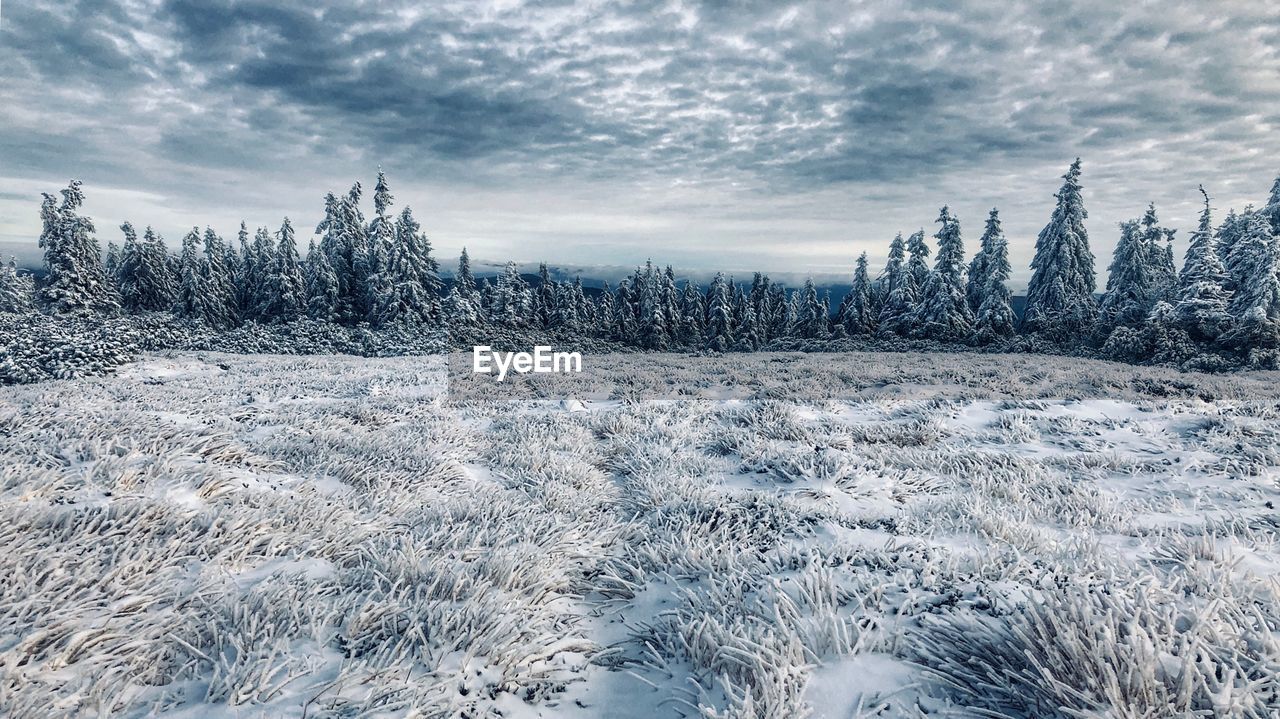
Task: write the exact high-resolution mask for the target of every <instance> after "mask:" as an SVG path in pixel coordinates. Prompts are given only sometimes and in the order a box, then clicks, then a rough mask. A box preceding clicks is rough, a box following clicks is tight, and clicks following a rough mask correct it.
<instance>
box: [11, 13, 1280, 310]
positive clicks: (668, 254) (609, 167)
mask: <svg viewBox="0 0 1280 719" xmlns="http://www.w3.org/2000/svg"><path fill="white" fill-rule="evenodd" d="M1068 6H1069V7H1068ZM3 12H4V19H3V23H2V24H0V251H4V252H6V253H7V252H11V251H13V250H14V249H15V248H26V249H27V250H28V251H29V252H32V253H34V251H35V237H36V236H37V234H38V232H39V216H38V210H39V206H38V200H39V193H40V192H41V191H48V192H53V191H56V190H57V189H59V188H60V187H62V186H63V185H64V184H65V182H66V180H67V179H69V178H71V177H78V178H80V179H82V180H83V181H84V182H85V188H86V191H87V193H88V202H87V205H86V211H87V212H88V213H89V214H91V215H92V216H93V217H94V218H95V220H96V221H97V225H98V234H99V238H100V239H101V240H102V242H103V244H104V246H105V243H106V241H108V240H117V241H118V239H119V232H118V230H116V226H117V225H118V224H119V223H120V221H122V220H124V219H128V220H130V221H132V222H134V223H135V224H138V225H145V224H151V225H154V226H155V227H156V228H157V229H158V230H159V231H161V232H162V233H163V234H165V236H166V237H167V239H168V240H169V242H170V244H171V245H172V244H176V242H177V241H178V239H179V238H180V237H181V234H182V233H183V232H184V231H185V230H186V229H189V228H190V227H191V226H192V225H200V226H201V227H203V226H205V225H206V224H209V225H212V226H214V227H215V228H216V229H218V230H219V231H220V232H221V233H222V234H224V235H227V236H231V235H233V234H234V232H235V229H236V227H237V226H238V224H239V221H240V219H241V218H244V219H246V220H247V221H248V222H249V223H250V225H251V226H253V225H259V224H263V225H269V226H272V227H275V226H278V224H279V221H280V218H281V217H282V216H283V215H286V214H287V215H289V216H290V217H291V218H292V219H293V220H294V221H295V224H296V225H297V226H298V227H299V228H300V229H305V230H307V231H308V232H304V233H302V239H303V240H304V242H305V237H306V235H307V234H308V233H309V230H310V229H311V228H312V227H314V225H315V223H316V222H317V221H318V220H319V219H320V216H321V214H322V211H323V202H322V197H323V194H324V193H325V192H326V191H329V190H334V191H340V190H345V189H346V187H348V186H349V185H350V183H351V182H352V181H354V180H357V179H359V180H361V181H362V182H364V183H365V185H366V186H371V185H372V180H373V176H374V173H375V172H376V168H377V167H378V166H379V165H381V166H382V167H383V168H385V170H386V171H387V173H388V175H389V177H390V180H391V183H392V190H393V192H394V194H395V195H396V198H397V203H398V204H403V203H408V204H410V205H411V206H412V207H413V208H414V210H415V212H416V214H417V215H418V217H419V219H420V220H421V221H422V223H423V225H424V228H425V229H426V230H427V231H428V233H429V234H430V236H431V237H432V239H433V241H434V242H435V244H436V247H437V249H438V250H439V252H440V253H441V255H442V263H443V264H445V265H446V266H447V265H449V264H451V263H452V261H453V258H454V257H456V254H457V252H458V250H460V249H461V247H462V246H463V245H466V246H468V247H469V248H470V249H471V251H472V254H473V256H475V257H478V258H481V259H507V258H511V259H516V260H518V261H525V262H533V261H538V260H542V259H545V260H547V261H549V262H552V263H556V264H561V265H577V266H585V267H591V266H597V265H598V266H615V267H616V266H620V267H629V266H634V265H635V264H636V263H638V262H643V261H644V259H645V258H646V257H653V258H654V259H655V260H657V261H660V262H663V263H667V262H670V263H672V264H675V265H677V266H679V267H681V268H682V269H685V270H690V271H705V270H708V269H719V268H724V269H730V270H735V271H743V270H753V269H761V270H769V271H772V272H774V273H777V274H786V273H797V274H807V273H813V274H817V275H819V276H824V275H832V274H839V275H842V276H843V275H848V274H849V273H851V271H852V266H853V259H854V258H855V257H856V255H857V254H858V253H859V252H861V251H863V250H866V251H868V252H869V253H870V254H871V256H872V262H873V266H875V265H878V264H880V263H882V262H883V257H884V254H885V252H886V250H887V245H888V242H889V240H890V239H891V238H892V236H893V234H894V232H895V231H898V230H902V231H904V232H910V231H912V230H914V229H917V228H920V227H924V228H926V230H928V231H929V232H930V233H932V232H933V227H934V219H935V218H936V217H937V214H938V208H939V207H940V206H941V205H943V204H949V205H950V206H951V207H952V209H953V210H954V211H955V212H956V213H957V214H958V215H959V217H960V220H961V224H962V228H963V231H964V236H965V239H966V249H967V250H968V251H969V252H972V251H973V250H974V248H975V245H976V241H977V238H978V236H979V235H980V233H981V228H982V223H983V220H984V219H985V217H986V213H987V210H989V209H990V208H991V207H992V206H998V207H999V208H1000V209H1001V212H1002V215H1003V218H1004V221H1005V228H1006V231H1007V233H1008V235H1009V239H1010V249H1011V254H1012V261H1013V263H1014V266H1015V270H1014V271H1015V278H1014V279H1015V284H1016V285H1020V284H1021V283H1022V282H1025V279H1026V277H1027V276H1028V274H1029V273H1028V271H1027V269H1026V264H1027V262H1028V261H1029V260H1030V257H1031V253H1032V246H1033V243H1034V240H1035V235H1036V233H1037V232H1038V231H1039V230H1040V228H1041V227H1042V226H1043V224H1044V222H1045V221H1046V220H1047V218H1048V216H1049V212H1050V210H1051V209H1052V205H1053V196H1052V195H1053V192H1054V191H1055V190H1056V189H1057V188H1058V186H1059V184H1060V179H1059V176H1060V175H1061V174H1062V173H1063V172H1064V171H1065V170H1066V168H1067V165H1068V164H1069V163H1070V161H1071V160H1072V159H1073V158H1074V157H1076V156H1077V155H1079V156H1081V157H1082V158H1083V159H1084V177H1083V182H1084V186H1085V200H1086V203H1087V206H1088V208H1089V211H1090V219H1089V225H1088V226H1089V229H1090V232H1091V233H1092V240H1093V242H1092V244H1093V249H1094V252H1095V254H1096V255H1098V259H1099V270H1100V271H1101V270H1104V269H1105V267H1106V264H1107V262H1108V261H1109V259H1110V252H1111V248H1112V247H1113V245H1114V242H1115V239H1116V236H1117V235H1118V231H1117V229H1116V223H1117V222H1119V221H1121V220H1123V219H1126V218H1129V217H1135V216H1138V215H1140V214H1141V213H1142V211H1143V209H1144V208H1145V206H1146V204H1147V203H1148V202H1150V201H1154V202H1155V203H1156V205H1157V208H1158V209H1159V211H1160V213H1161V218H1162V220H1163V221H1164V222H1165V223H1166V224H1169V225H1172V226H1176V227H1179V228H1180V229H1181V232H1180V233H1179V237H1180V239H1185V237H1186V234H1187V233H1188V231H1189V230H1190V229H1192V228H1193V225H1194V221H1195V217H1196V213H1197V211H1198V206H1197V203H1198V199H1199V196H1198V194H1197V192H1196V186H1197V185H1198V184H1200V183H1203V184H1204V185H1205V187H1206V188H1207V189H1208V190H1209V192H1210V194H1211V195H1212V196H1213V197H1214V204H1215V206H1216V207H1217V208H1219V212H1220V213H1221V212H1225V210H1226V208H1227V207H1229V206H1236V207H1240V206H1243V205H1244V204H1245V203H1247V202H1255V203H1260V202H1262V201H1263V200H1264V199H1265V198H1266V194H1267V191H1268V190H1269V188H1270V186H1271V182H1272V180H1273V179H1274V178H1275V176H1276V175H1277V174H1280V131H1277V130H1278V129H1280V5H1277V4H1276V3H1272V2H1264V1H1257V2H1246V1H1231V2H1216V3H1203V2H1186V1H1175V2H1158V3H1156V2H1144V3H1137V2H1135V3H1117V2H1100V1H1098V0H1088V1H1086V2H1077V3H1052V4H1050V3H1033V2H1015V3H1008V2H1001V1H996V0H965V1H961V2H952V3H941V4H939V3H924V2H894V3H874V2H854V3H845V2H840V3H836V2H800V3H781V2H751V1H743V2H728V1H726V2H680V1H674V2H673V1H670V0H661V1H655V2H635V3H630V2H625V3H624V2H555V1H544V2H516V1H507V0H492V1H489V2H469V1H468V2H439V3H410V2H376V3H375V2H354V3H343V4H329V3H320V4H319V7H318V8H317V3H314V2H303V1H302V0H246V1H241V0H167V1H163V2H151V1H148V0H94V1H93V2H51V1H48V0H24V1H23V2H7V3H5V4H4V8H3ZM1220 216H1221V215H1220V214H1219V217H1220ZM1182 247H1183V245H1182V243H1180V244H1179V253H1181V250H1182ZM1103 279H1105V276H1104V277H1103Z"/></svg>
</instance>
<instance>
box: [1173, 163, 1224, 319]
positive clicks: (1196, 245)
mask: <svg viewBox="0 0 1280 719" xmlns="http://www.w3.org/2000/svg"><path fill="white" fill-rule="evenodd" d="M1200 194H1201V195H1203V196H1204V209H1203V210H1201V212H1200V226H1199V227H1197V228H1196V231H1195V233H1193V234H1192V235H1191V244H1190V246H1188V247H1187V255H1186V258H1185V260H1184V262H1183V265H1182V274H1181V275H1180V276H1179V277H1178V281H1179V290H1178V304H1177V306H1176V308H1175V309H1176V315H1177V320H1178V324H1179V326H1181V327H1182V329H1183V330H1185V331H1186V332H1187V334H1188V335H1190V336H1191V337H1192V338H1193V339H1195V340H1198V341H1202V342H1205V341H1208V342H1211V341H1214V340H1216V339H1217V338H1218V337H1219V336H1221V335H1222V333H1223V331H1225V330H1226V329H1227V327H1228V326H1229V325H1230V323H1231V315H1229V314H1228V313H1227V303H1228V300H1229V298H1230V295H1229V294H1228V292H1227V291H1226V289H1225V287H1224V286H1225V284H1226V281H1227V272H1226V268H1224V267H1223V265H1222V259H1221V258H1220V257H1219V256H1218V248H1217V246H1216V244H1215V240H1214V236H1213V226H1212V217H1211V212H1210V209H1209V194H1208V193H1207V192H1205V191H1204V187H1203V186H1202V187H1201V188H1200Z"/></svg>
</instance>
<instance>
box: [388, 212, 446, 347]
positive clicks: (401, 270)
mask: <svg viewBox="0 0 1280 719" xmlns="http://www.w3.org/2000/svg"><path fill="white" fill-rule="evenodd" d="M394 229H395V233H394V234H395V239H394V244H393V250H392V253H391V256H390V258H389V260H388V261H387V264H386V268H385V269H384V270H383V280H382V281H381V286H382V290H381V291H382V293H383V294H382V296H381V299H380V302H381V304H380V306H379V307H378V309H377V312H376V322H377V323H378V324H390V323H402V324H428V323H431V322H435V321H436V320H437V319H438V318H439V316H440V272H439V267H438V265H437V263H436V261H435V259H434V258H433V257H431V243H430V241H429V240H428V239H427V236H426V235H424V234H423V233H422V232H421V225H419V224H418V221H417V220H415V219H414V218H413V211H412V210H410V209H409V208H408V207H406V208H404V209H403V210H401V211H400V216H399V218H397V219H396V223H395V228H394Z"/></svg>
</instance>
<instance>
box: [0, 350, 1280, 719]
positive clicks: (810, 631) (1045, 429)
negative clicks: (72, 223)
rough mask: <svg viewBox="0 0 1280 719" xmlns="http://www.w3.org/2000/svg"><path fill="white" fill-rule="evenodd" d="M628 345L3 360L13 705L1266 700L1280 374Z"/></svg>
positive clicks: (816, 707) (0, 542) (409, 712)
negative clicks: (695, 355)
mask: <svg viewBox="0 0 1280 719" xmlns="http://www.w3.org/2000/svg"><path fill="white" fill-rule="evenodd" d="M591 361H592V359H591V358H588V362H591ZM614 362H615V370H616V371H615V373H614V374H612V375H610V376H611V377H612V378H613V381H615V382H618V383H620V384H622V385H625V386H624V387H622V388H621V389H618V388H617V387H615V388H614V389H613V390H609V389H608V388H607V387H605V386H603V385H601V386H596V388H595V389H596V390H597V391H596V393H595V396H593V397H590V398H587V399H586V401H582V402H578V401H574V402H555V401H541V402H524V403H521V404H513V403H510V402H476V401H470V402H465V403H461V402H457V401H455V400H452V399H447V398H445V397H444V396H443V395H442V392H441V389H442V382H443V369H442V367H443V365H442V362H441V361H440V360H438V359H437V360H432V359H424V358H390V359H360V358H348V357H248V356H235V355H212V354H200V355H194V354H193V355H179V356H163V357H161V356H156V357H150V358H147V359H146V360H144V361H142V362H139V363H136V364H133V365H130V366H128V367H126V368H125V369H124V370H123V371H122V372H121V373H120V374H119V375H118V376H115V377H110V378H99V379H92V380H81V381H66V382H52V383H46V384H39V385H32V386H25V387H6V388H3V389H0V550H2V551H0V577H4V578H5V581H2V582H0V716H6V717H15V718H19V717H21V718H26V717H41V718H43V717H80V716H108V715H110V716H126V717H135V716H136V717H141V716H152V715H160V716H172V717H191V718H193V719H194V718H196V717H242V718H249V717H259V716H261V717H279V716H283V717H303V716H305V717H356V716H359V717H366V716H367V717H374V716H379V717H381V716H385V717H401V716H415V717H416V716H423V717H450V716H472V717H487V716H495V717H496V716H504V717H538V716H542V717H559V716H563V717H598V716H617V717H661V716H694V715H698V714H699V713H700V712H701V713H703V714H705V715H708V716H711V715H714V716H736V717H749V716H760V717H779V718H783V717H786V718H790V717H801V716H805V715H806V714H810V715H812V716H818V717H832V718H837V717H838V718H840V719H847V718H849V717H871V716H880V717H920V716H939V715H943V716H948V715H954V716H1013V717H1054V716H1063V717H1066V716H1099V717H1101V716H1107V717H1114V718H1115V719H1121V718H1129V717H1135V718H1136V717H1153V718H1154V717H1169V716H1191V715H1192V712H1199V713H1198V714H1196V715H1199V716H1232V717H1234V716H1241V717H1274V716H1278V715H1280V684H1278V683H1277V679H1276V676H1277V674H1278V673H1280V581H1278V580H1277V576H1278V575H1280V545H1278V544H1277V531H1278V529H1280V519H1278V515H1280V512H1277V510H1276V505H1277V503H1280V484H1278V478H1280V401H1278V400H1280V382H1277V380H1278V379H1280V374H1277V373H1271V374H1248V375H1236V376H1231V377H1201V376H1196V375H1182V374H1177V373H1173V372H1165V371H1161V370H1153V369H1139V368H1132V367H1124V366H1119V365H1112V364H1107V363H1099V362H1087V361H1081V360H1071V359H1056V358H1045V357H1030V356H1020V357H999V356H973V355H865V354H864V355H846V356H840V357H831V356H823V355H812V356H800V355H781V356H775V355H767V354H766V355H744V356H734V357H728V358H724V359H708V358H699V359H692V358H682V357H676V356H671V355H665V356H664V355H650V356H645V355H637V356H627V357H622V358H616V360H614ZM806 374H808V375H809V379H808V382H809V384H808V385H806V386H807V387H808V388H809V389H812V388H813V387H814V386H821V387H825V388H827V389H828V390H832V389H833V388H834V390H835V391H828V392H827V393H826V394H828V395H832V396H835V397H836V398H834V399H833V398H825V399H815V398H814V397H816V396H818V395H819V394H822V393H810V392H808V391H802V392H792V393H790V394H788V393H787V392H786V391H780V390H779V388H782V390H785V389H786V388H788V387H790V388H791V389H795V388H796V387H797V386H799V385H797V384H794V382H799V381H801V380H798V379H797V378H798V377H803V376H805V375H806ZM819 374H820V375H821V377H822V380H821V381H820V382H815V381H814V380H813V376H814V375H819ZM619 378H625V380H619ZM671 378H676V380H677V383H676V384H677V385H678V387H677V391H675V392H674V394H676V395H686V394H688V395H693V396H707V395H712V396H715V397H717V399H711V400H709V399H701V400H680V401H673V400H670V399H644V398H643V397H644V396H645V392H646V391H650V390H652V389H653V387H654V386H656V385H664V384H665V386H666V390H667V391H666V392H665V393H664V396H667V395H670V394H672V392H671V388H672V385H671V384H670V383H669V382H668V380H670V379H671ZM725 378H729V380H726V379H725ZM832 378H834V379H832ZM599 379H600V378H599V377H597V380H599ZM780 382H781V384H780ZM681 383H683V384H681ZM802 383H803V382H802ZM762 384H765V385H768V387H764V388H763V390H762V387H761V385H762ZM693 385H699V387H700V388H699V389H697V391H692V392H686V391H685V390H683V389H680V388H682V387H687V386H693ZM742 385H745V386H747V388H748V389H747V390H746V391H736V392H735V391H733V390H734V389H735V388H740V387H741V386H742ZM637 388H640V389H637ZM645 388H648V389H645ZM738 395H744V396H742V397H738V398H733V397H736V396H738ZM453 396H454V397H456V394H455V395H453ZM759 397H775V399H757V398H759ZM777 397H790V399H777ZM797 398H798V399H797Z"/></svg>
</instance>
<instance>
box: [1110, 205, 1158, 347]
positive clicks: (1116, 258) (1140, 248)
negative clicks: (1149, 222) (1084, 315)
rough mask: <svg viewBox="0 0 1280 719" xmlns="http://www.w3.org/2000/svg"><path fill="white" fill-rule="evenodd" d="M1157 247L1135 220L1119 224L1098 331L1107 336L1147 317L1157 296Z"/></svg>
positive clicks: (1141, 321)
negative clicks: (1118, 328)
mask: <svg viewBox="0 0 1280 719" xmlns="http://www.w3.org/2000/svg"><path fill="white" fill-rule="evenodd" d="M1158 251H1159V247H1158V246H1153V245H1152V244H1150V242H1149V241H1148V233H1147V232H1145V231H1144V230H1143V229H1142V228H1141V227H1140V225H1139V223H1138V221H1137V220H1129V221H1127V222H1123V223H1121V224H1120V241H1119V242H1117V243H1116V249H1115V253H1114V255H1113V256H1112V259H1111V267H1110V268H1109V269H1108V276H1107V293H1106V294H1105V295H1104V296H1103V298H1102V303H1101V304H1100V305H1099V308H1098V324H1097V328H1096V329H1097V332H1098V335H1099V336H1100V337H1102V338H1106V337H1108V336H1110V334H1111V333H1112V332H1113V331H1114V330H1115V328H1116V327H1138V326H1140V325H1141V324H1142V323H1143V322H1145V321H1146V318H1147V315H1149V314H1150V313H1151V307H1152V305H1154V304H1155V302H1156V300H1157V298H1158V296H1159V295H1158V289H1157V285H1156V283H1157V273H1158V272H1159V271H1160V270H1159V268H1158V267H1157V265H1158V261H1157V259H1156V258H1155V257H1153V255H1155V254H1156V253H1157V252H1158Z"/></svg>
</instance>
